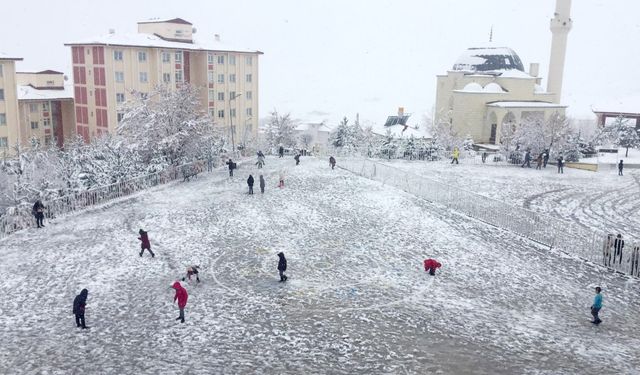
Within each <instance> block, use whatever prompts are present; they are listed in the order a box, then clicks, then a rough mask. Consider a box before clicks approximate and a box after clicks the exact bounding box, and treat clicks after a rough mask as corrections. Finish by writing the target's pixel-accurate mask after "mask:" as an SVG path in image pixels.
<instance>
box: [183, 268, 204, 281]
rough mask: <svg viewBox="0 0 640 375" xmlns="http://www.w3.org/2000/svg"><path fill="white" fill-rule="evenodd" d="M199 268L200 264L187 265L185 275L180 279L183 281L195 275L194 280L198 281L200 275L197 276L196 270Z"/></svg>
mask: <svg viewBox="0 0 640 375" xmlns="http://www.w3.org/2000/svg"><path fill="white" fill-rule="evenodd" d="M199 269H200V266H190V267H187V276H186V277H183V278H182V281H185V279H187V280H189V281H191V276H194V275H195V277H196V282H198V283H199V282H200V276H198V274H199V272H198V270H199Z"/></svg>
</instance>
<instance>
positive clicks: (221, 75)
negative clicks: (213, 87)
mask: <svg viewBox="0 0 640 375" xmlns="http://www.w3.org/2000/svg"><path fill="white" fill-rule="evenodd" d="M218 83H224V74H218Z"/></svg>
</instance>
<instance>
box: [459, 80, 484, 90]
mask: <svg viewBox="0 0 640 375" xmlns="http://www.w3.org/2000/svg"><path fill="white" fill-rule="evenodd" d="M462 91H465V92H482V86H480V84H479V83H477V82H469V83H467V84H466V85H465V86H464V88H463V89H462Z"/></svg>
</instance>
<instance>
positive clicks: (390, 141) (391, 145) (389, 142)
mask: <svg viewBox="0 0 640 375" xmlns="http://www.w3.org/2000/svg"><path fill="white" fill-rule="evenodd" d="M397 150H398V142H397V140H396V139H395V137H394V136H393V134H392V133H391V130H390V129H387V133H386V134H385V136H384V138H383V139H382V142H381V143H380V154H381V156H382V157H385V158H387V159H391V158H395V157H396V152H397Z"/></svg>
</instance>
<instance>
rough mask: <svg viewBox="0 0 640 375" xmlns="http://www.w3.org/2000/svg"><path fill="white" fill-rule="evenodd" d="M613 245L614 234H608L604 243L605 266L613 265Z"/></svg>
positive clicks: (603, 256)
mask: <svg viewBox="0 0 640 375" xmlns="http://www.w3.org/2000/svg"><path fill="white" fill-rule="evenodd" d="M612 247H613V234H608V235H607V238H606V239H605V240H604V245H602V260H603V264H604V265H605V266H607V267H608V266H611V248H612Z"/></svg>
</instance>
